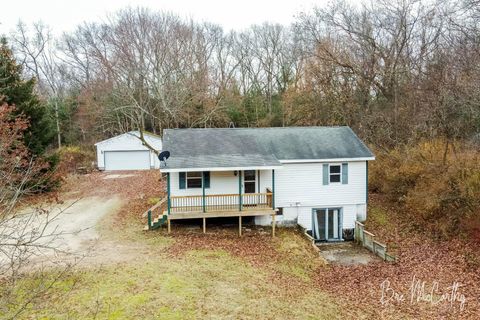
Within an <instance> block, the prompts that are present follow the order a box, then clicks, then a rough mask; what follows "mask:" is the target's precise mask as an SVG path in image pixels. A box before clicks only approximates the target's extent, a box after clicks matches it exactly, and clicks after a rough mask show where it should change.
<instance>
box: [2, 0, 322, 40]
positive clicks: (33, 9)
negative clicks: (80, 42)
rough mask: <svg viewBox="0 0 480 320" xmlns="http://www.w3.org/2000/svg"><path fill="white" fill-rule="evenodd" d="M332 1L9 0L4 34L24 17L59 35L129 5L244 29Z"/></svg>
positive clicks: (287, 18) (4, 3) (4, 4)
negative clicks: (38, 22)
mask: <svg viewBox="0 0 480 320" xmlns="http://www.w3.org/2000/svg"><path fill="white" fill-rule="evenodd" d="M327 1H328V0H235V1H229V0H223V1H222V0H197V1H196V0H74V1H71V0H63V1H62V0H9V1H6V0H4V1H2V4H1V18H0V34H7V33H9V32H10V30H11V29H12V28H14V27H15V25H16V24H17V23H18V21H19V20H20V19H21V20H22V21H23V22H25V23H27V24H30V23H32V22H35V21H39V20H42V21H43V22H45V23H46V24H48V25H50V26H51V27H52V30H53V32H54V33H55V34H61V33H62V32H63V31H70V30H73V29H74V28H75V26H76V25H78V24H79V23H82V22H83V21H100V20H102V19H103V18H104V17H105V16H106V14H107V13H109V12H115V11H116V10H118V9H121V8H124V7H126V6H133V7H136V6H141V7H148V8H152V9H154V10H166V11H171V12H174V13H177V14H179V15H180V16H183V17H188V18H190V17H191V18H193V19H195V20H197V21H209V22H214V23H217V24H220V25H221V26H223V27H224V29H226V30H231V29H234V30H241V29H245V28H247V27H249V26H250V25H252V24H256V23H261V22H264V21H269V22H277V23H281V24H289V23H291V22H292V21H293V20H294V17H295V15H297V14H298V13H299V12H301V11H306V10H309V9H311V8H312V7H313V6H314V5H317V6H323V5H325V4H326V3H327Z"/></svg>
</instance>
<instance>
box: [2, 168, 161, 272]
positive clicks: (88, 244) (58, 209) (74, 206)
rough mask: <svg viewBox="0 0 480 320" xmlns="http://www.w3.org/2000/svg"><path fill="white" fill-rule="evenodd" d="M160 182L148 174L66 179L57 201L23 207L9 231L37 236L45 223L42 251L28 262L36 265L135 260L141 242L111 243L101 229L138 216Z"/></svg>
mask: <svg viewBox="0 0 480 320" xmlns="http://www.w3.org/2000/svg"><path fill="white" fill-rule="evenodd" d="M158 183H161V182H159V180H158V173H155V172H147V171H145V172H134V171H129V172H115V173H106V172H94V173H92V174H88V175H80V176H70V177H68V179H67V181H66V183H65V184H64V186H63V187H62V190H61V191H60V193H59V194H58V201H59V203H55V204H46V203H45V202H43V200H42V199H41V198H39V199H33V200H34V201H32V203H35V205H30V206H28V207H24V209H22V210H21V212H20V214H19V216H18V217H17V218H15V220H13V221H12V228H11V229H12V230H15V228H17V229H18V226H25V229H24V231H23V232H24V233H27V234H35V232H38V231H39V230H41V229H42V228H43V227H44V226H45V225H46V228H45V230H44V231H43V234H44V235H46V236H44V237H42V238H41V239H39V240H38V241H37V242H36V243H37V244H40V245H41V246H42V247H41V248H38V249H36V250H35V251H36V252H35V255H34V256H33V257H31V258H30V259H31V260H32V261H33V262H36V263H41V264H45V265H49V264H50V263H53V264H55V263H57V262H65V261H67V260H68V261H72V260H74V261H81V262H79V263H81V264H84V265H98V264H108V263H112V262H121V261H125V260H131V259H135V258H138V257H139V255H141V254H143V252H144V250H143V247H142V244H141V243H134V242H129V241H118V240H117V239H111V237H109V236H107V235H105V234H104V232H103V231H102V227H103V226H104V225H105V226H111V225H114V224H115V223H116V220H118V219H119V218H120V217H122V215H124V214H125V213H129V214H134V213H135V212H139V214H141V212H143V211H144V210H145V208H143V207H142V206H145V205H146V206H149V204H148V199H149V197H151V194H152V191H151V189H153V190H155V189H156V188H158V186H156V184H158ZM144 186H145V187H144ZM156 193H158V192H157V191H156ZM138 206H140V207H138ZM38 207H41V208H42V209H41V210H38V209H37V210H36V208H38ZM47 221H48V223H46V222H47ZM139 230H141V228H139ZM119 231H120V229H119ZM52 248H54V249H52ZM0 260H2V257H0Z"/></svg>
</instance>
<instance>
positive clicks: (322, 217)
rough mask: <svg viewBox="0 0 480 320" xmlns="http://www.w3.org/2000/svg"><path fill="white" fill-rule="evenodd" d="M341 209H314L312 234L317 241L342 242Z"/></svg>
mask: <svg viewBox="0 0 480 320" xmlns="http://www.w3.org/2000/svg"><path fill="white" fill-rule="evenodd" d="M341 219H342V214H341V209H340V208H325V209H314V210H313V215H312V225H313V227H312V234H313V237H314V238H315V239H316V240H323V241H325V240H327V241H329V240H332V241H334V240H340V239H341V238H342V230H341V229H342V228H341V221H342V220H341Z"/></svg>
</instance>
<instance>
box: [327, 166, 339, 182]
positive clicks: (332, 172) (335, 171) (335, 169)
mask: <svg viewBox="0 0 480 320" xmlns="http://www.w3.org/2000/svg"><path fill="white" fill-rule="evenodd" d="M329 177H330V179H329V181H330V183H340V182H342V166H341V165H339V164H331V165H330V168H329Z"/></svg>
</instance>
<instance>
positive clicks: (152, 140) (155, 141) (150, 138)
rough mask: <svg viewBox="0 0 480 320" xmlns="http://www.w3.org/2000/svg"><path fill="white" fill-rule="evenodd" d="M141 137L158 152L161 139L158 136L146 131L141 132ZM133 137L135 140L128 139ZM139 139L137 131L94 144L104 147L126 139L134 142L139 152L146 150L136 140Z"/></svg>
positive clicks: (138, 140)
mask: <svg viewBox="0 0 480 320" xmlns="http://www.w3.org/2000/svg"><path fill="white" fill-rule="evenodd" d="M143 136H144V137H145V140H146V141H147V142H148V143H149V144H150V145H151V146H152V147H154V148H156V149H157V150H160V149H161V148H162V138H161V137H160V136H158V135H156V134H153V133H150V132H146V131H144V132H143ZM133 137H135V139H128V138H133ZM139 137H140V132H139V131H129V132H125V133H122V134H119V135H117V136H114V137H111V138H109V139H105V140H102V141H99V142H97V143H95V146H98V145H104V144H105V145H110V144H113V143H115V142H116V141H118V140H122V142H125V141H124V140H125V139H127V140H129V141H134V142H136V143H138V145H139V146H140V147H141V148H140V149H141V150H148V148H146V147H144V146H142V142H141V141H140V139H138V138H139ZM124 138H125V139H124Z"/></svg>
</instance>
